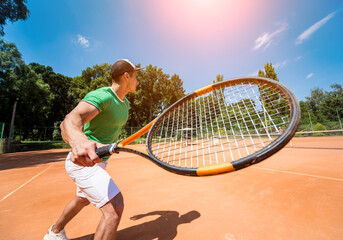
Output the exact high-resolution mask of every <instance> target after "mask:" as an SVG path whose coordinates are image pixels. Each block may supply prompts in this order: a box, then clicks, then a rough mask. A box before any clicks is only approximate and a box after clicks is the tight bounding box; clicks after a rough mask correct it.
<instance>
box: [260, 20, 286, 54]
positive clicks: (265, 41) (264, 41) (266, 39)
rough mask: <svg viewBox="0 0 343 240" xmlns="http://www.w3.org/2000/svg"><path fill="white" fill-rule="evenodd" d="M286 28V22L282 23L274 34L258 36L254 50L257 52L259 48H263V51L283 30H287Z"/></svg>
mask: <svg viewBox="0 0 343 240" xmlns="http://www.w3.org/2000/svg"><path fill="white" fill-rule="evenodd" d="M287 28H288V23H287V22H282V23H281V24H280V27H279V28H278V29H276V30H275V31H274V32H272V33H268V32H267V33H264V34H262V35H261V36H259V37H258V38H257V39H256V40H255V46H254V48H253V49H254V50H257V49H259V48H261V47H264V49H266V48H267V47H269V46H270V45H271V44H272V42H273V41H274V40H275V38H276V37H278V36H279V35H280V34H281V33H282V32H284V31H285V30H287Z"/></svg>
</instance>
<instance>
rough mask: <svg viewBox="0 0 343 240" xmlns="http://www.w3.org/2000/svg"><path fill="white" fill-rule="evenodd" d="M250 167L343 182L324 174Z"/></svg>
mask: <svg viewBox="0 0 343 240" xmlns="http://www.w3.org/2000/svg"><path fill="white" fill-rule="evenodd" d="M251 167H252V168H258V169H263V170H269V171H274V172H282V173H290V174H295V175H301V176H307V177H315V178H323V179H330V180H335V181H341V182H343V179H341V178H332V177H324V176H318V175H312V174H306V173H298V172H290V171H285V170H277V169H270V168H262V167H255V166H251Z"/></svg>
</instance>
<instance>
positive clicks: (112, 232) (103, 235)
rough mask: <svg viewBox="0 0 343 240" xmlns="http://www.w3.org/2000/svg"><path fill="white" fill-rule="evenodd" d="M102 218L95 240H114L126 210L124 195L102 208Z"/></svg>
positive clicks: (118, 196) (119, 194) (116, 197)
mask: <svg viewBox="0 0 343 240" xmlns="http://www.w3.org/2000/svg"><path fill="white" fill-rule="evenodd" d="M100 210H101V212H102V218H101V220H100V223H99V225H98V227H97V229H96V232H95V235H94V240H114V239H115V238H116V234H117V229H118V225H119V222H120V218H121V215H122V213H123V210H124V202H123V195H122V194H121V193H118V194H117V196H115V197H114V198H113V199H111V200H110V201H109V202H108V203H106V204H105V205H104V206H103V207H101V208H100Z"/></svg>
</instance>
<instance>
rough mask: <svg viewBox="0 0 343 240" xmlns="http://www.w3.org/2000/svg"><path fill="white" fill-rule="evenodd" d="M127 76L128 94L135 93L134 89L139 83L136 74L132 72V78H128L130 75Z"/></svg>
mask: <svg viewBox="0 0 343 240" xmlns="http://www.w3.org/2000/svg"><path fill="white" fill-rule="evenodd" d="M128 75H129V81H128V89H129V92H131V93H135V92H136V87H137V85H138V84H139V82H138V80H137V72H136V71H134V72H133V73H132V76H130V74H128Z"/></svg>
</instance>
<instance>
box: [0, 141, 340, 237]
mask: <svg viewBox="0 0 343 240" xmlns="http://www.w3.org/2000/svg"><path fill="white" fill-rule="evenodd" d="M292 146H293V147H291V146H290V145H287V147H286V148H284V149H282V150H281V151H280V152H278V153H277V154H275V155H274V156H272V157H270V158H268V159H266V160H265V161H262V162H260V163H258V164H256V165H253V166H250V167H247V168H244V169H242V170H239V171H236V172H232V173H228V174H222V175H218V176H210V177H188V176H181V175H176V174H173V173H170V172H167V171H165V170H163V169H162V168H160V167H158V166H157V165H155V164H154V163H152V162H149V161H147V160H146V159H143V158H140V157H137V156H136V155H132V154H129V153H121V154H119V155H116V156H113V157H112V158H111V159H110V163H109V165H108V168H107V170H108V172H109V173H110V175H111V176H112V177H113V179H114V181H115V182H116V183H117V185H118V186H119V188H120V189H121V191H122V193H123V195H124V201H125V210H124V214H123V218H122V221H121V224H120V225H119V232H118V237H117V239H119V240H124V239H128V240H130V239H142V240H151V239H160V240H166V239H168V240H169V239H204V240H208V239H209V240H211V239H223V240H224V239H226V240H227V239H229V240H240V239H249V240H250V239H264V240H267V239H287V240H288V239H311V240H313V239H343V170H342V169H343V137H322V138H295V139H293V140H292ZM137 147H138V148H140V149H144V145H138V146H137ZM68 151H69V150H68V149H64V150H46V151H34V152H21V153H10V154H2V155H0V181H1V187H0V199H1V200H0V238H1V239H20V240H22V239H27V240H36V239H43V236H44V234H45V233H46V232H47V229H48V228H49V227H50V226H51V224H53V223H54V221H55V220H56V219H57V217H58V216H59V215H60V213H61V212H62V210H63V208H64V206H65V205H66V204H67V203H68V201H70V200H71V198H72V197H73V196H74V194H75V185H74V183H73V182H72V180H71V179H70V178H69V176H68V175H67V173H66V172H65V170H64V159H65V157H66V155H67V152H68ZM100 217H101V213H100V211H98V210H97V209H96V208H95V207H94V206H91V205H89V206H87V207H86V208H85V209H84V210H82V211H81V212H80V214H79V215H77V216H76V218H74V219H73V220H72V221H71V222H70V223H69V225H67V227H66V232H67V236H68V237H69V238H71V239H74V240H76V239H78V240H81V239H82V240H87V239H92V238H93V234H94V232H95V229H96V227H97V224H98V221H99V219H100Z"/></svg>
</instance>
